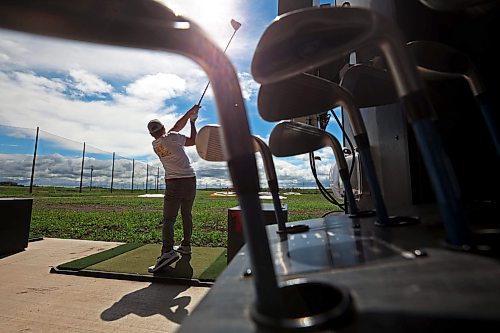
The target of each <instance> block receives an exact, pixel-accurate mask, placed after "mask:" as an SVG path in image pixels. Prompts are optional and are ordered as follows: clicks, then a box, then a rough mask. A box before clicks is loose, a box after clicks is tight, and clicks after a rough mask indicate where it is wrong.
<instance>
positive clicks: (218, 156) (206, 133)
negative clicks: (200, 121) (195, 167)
mask: <svg viewBox="0 0 500 333" xmlns="http://www.w3.org/2000/svg"><path fill="white" fill-rule="evenodd" d="M225 149H226V148H225V145H224V139H223V138H222V130H221V128H220V126H217V125H207V126H203V127H202V128H201V129H200V130H199V131H198V134H197V135H196V151H197V152H198V155H200V157H201V158H203V159H204V160H206V161H209V162H226V161H227V154H226V152H225Z"/></svg>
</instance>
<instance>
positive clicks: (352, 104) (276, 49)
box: [205, 8, 495, 247]
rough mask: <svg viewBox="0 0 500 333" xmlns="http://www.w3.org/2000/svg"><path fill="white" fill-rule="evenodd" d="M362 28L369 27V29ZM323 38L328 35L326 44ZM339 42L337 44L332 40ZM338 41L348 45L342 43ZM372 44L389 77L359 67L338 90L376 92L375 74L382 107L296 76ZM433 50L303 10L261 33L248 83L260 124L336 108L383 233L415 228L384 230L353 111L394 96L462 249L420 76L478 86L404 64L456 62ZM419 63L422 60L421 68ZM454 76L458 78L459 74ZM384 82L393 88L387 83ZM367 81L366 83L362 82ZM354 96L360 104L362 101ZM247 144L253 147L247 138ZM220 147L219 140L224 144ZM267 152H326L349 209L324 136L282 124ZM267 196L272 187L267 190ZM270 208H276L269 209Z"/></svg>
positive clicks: (349, 16)
mask: <svg viewBox="0 0 500 333" xmlns="http://www.w3.org/2000/svg"><path fill="white" fill-rule="evenodd" d="M363 21H364V22H363ZM309 22H314V24H309ZM365 22H370V24H366V23H365ZM349 25H352V31H350V30H349V29H347V28H346V26H349ZM325 30H329V34H326V35H327V36H326V37H325ZM319 31H322V33H319ZM346 31H347V32H346ZM339 35H341V36H340V37H339ZM345 35H347V36H349V37H350V39H349V40H348V41H347V42H346V40H347V39H346V36H345ZM336 38H337V39H336ZM374 43H375V46H378V47H379V49H380V51H381V52H382V54H383V55H384V57H385V61H386V62H387V63H388V65H389V71H385V70H381V69H377V68H374V67H372V68H370V67H366V68H365V69H364V71H363V68H362V67H361V66H363V65H358V66H354V67H353V68H352V69H351V70H348V71H347V73H346V74H345V76H344V80H343V85H344V87H345V86H349V85H352V86H351V88H350V89H349V90H352V91H358V90H356V89H357V88H359V87H363V84H362V82H364V83H365V87H366V86H370V87H372V88H373V87H374V86H375V87H382V86H379V85H378V84H379V83H380V82H376V83H377V84H375V85H372V84H369V83H368V81H367V80H365V79H366V74H370V71H373V70H375V71H376V73H377V75H376V78H379V79H381V80H382V82H384V80H385V82H386V83H391V85H386V87H390V89H387V90H386V91H384V94H376V96H377V97H378V98H379V99H380V97H383V100H374V101H373V100H372V101H368V102H362V101H360V102H358V101H357V99H355V98H354V97H353V96H352V94H351V93H350V92H349V91H347V90H346V89H345V88H344V87H342V86H340V85H337V84H335V83H333V82H329V81H327V80H324V79H321V78H318V77H315V76H312V75H309V74H304V73H303V72H305V71H308V70H311V69H314V67H317V66H320V65H323V64H326V63H329V62H331V61H333V60H335V59H337V58H338V57H340V56H342V55H345V54H346V53H349V52H355V51H356V50H358V49H359V48H362V47H366V46H368V45H373V44H374ZM437 46H438V47H437V48H436V45H433V43H426V42H418V43H412V44H410V45H409V46H405V45H404V43H403V42H402V38H401V36H399V34H398V32H397V29H396V28H395V27H394V26H391V25H390V23H389V22H387V21H385V20H384V19H383V18H381V17H379V16H378V15H376V14H375V13H373V12H370V11H367V10H362V9H354V8H350V9H349V8H345V9H338V8H333V9H324V8H323V9H305V10H300V11H296V12H293V13H290V14H286V15H283V16H282V17H280V19H279V20H277V21H275V22H274V23H273V24H272V25H271V26H270V27H269V28H268V29H267V30H266V32H265V33H264V35H263V37H262V38H261V40H260V42H259V45H258V46H257V49H256V52H255V55H254V59H253V63H252V73H253V75H254V77H255V79H256V80H257V81H258V82H260V83H262V86H261V90H260V92H259V113H260V115H261V116H262V118H263V119H265V120H268V121H279V120H284V119H292V118H296V117H301V116H307V115H311V114H318V113H321V112H325V111H327V110H330V109H332V108H333V107H336V106H343V107H344V110H345V111H346V112H347V114H348V117H349V120H350V124H351V127H352V129H353V134H354V138H355V140H356V144H357V145H358V150H359V152H360V156H361V159H362V165H363V167H364V171H365V173H366V175H367V179H368V183H369V186H370V190H371V192H372V193H373V195H374V201H375V207H376V212H377V219H378V223H379V224H382V225H383V224H384V223H386V224H387V225H390V224H391V223H400V222H403V223H408V222H415V220H412V219H411V218H410V219H409V220H406V221H404V220H401V219H395V220H394V222H392V221H391V219H390V218H389V217H388V216H387V211H386V208H385V204H384V201H383V199H382V196H381V191H380V187H379V184H378V181H377V178H376V174H375V170H374V167H373V161H372V158H371V154H370V151H369V147H370V146H369V142H368V136H367V133H366V129H365V126H364V123H363V121H362V118H361V116H360V113H359V109H358V103H359V105H362V106H363V107H366V106H374V105H381V104H389V103H393V102H395V101H396V99H394V98H393V97H394V96H398V97H399V99H400V100H401V101H402V102H403V103H404V105H405V107H406V110H407V114H408V116H409V120H410V122H411V124H412V126H413V129H414V131H415V134H416V136H417V140H418V143H419V148H420V150H421V152H422V154H423V156H424V159H425V162H426V166H427V168H428V171H429V173H430V174H431V180H432V183H433V187H434V190H435V192H436V195H437V198H438V202H439V206H440V208H441V212H442V216H443V221H444V224H445V227H446V232H447V241H448V242H449V243H450V244H452V245H455V246H457V247H466V246H469V245H470V234H469V230H468V225H467V223H466V221H465V214H464V212H463V211H462V208H461V199H460V193H459V192H458V191H456V188H457V181H456V178H455V176H454V174H453V172H451V173H449V171H450V170H451V169H450V165H449V164H448V163H449V162H448V158H447V156H446V154H445V152H444V150H443V147H442V145H441V143H440V142H441V141H440V137H439V134H438V131H437V130H436V128H435V124H434V123H433V121H432V119H431V115H432V113H433V111H432V105H431V104H430V103H429V101H428V97H427V96H426V94H425V92H424V85H423V83H422V81H421V76H424V77H426V78H429V79H434V78H440V77H446V76H450V75H452V76H455V77H456V76H459V77H466V79H468V81H469V82H472V83H471V87H472V88H473V92H474V93H475V95H477V94H476V92H477V91H479V90H478V89H475V88H474V84H475V87H476V88H477V87H478V86H479V85H478V82H479V81H478V80H470V79H469V77H471V76H472V75H471V72H470V71H469V70H471V69H472V67H471V66H467V67H465V70H466V71H467V72H465V73H462V72H458V73H457V69H456V68H448V67H440V65H441V63H440V62H439V61H437V62H435V63H432V62H430V63H426V62H425V61H421V62H420V63H414V60H413V58H412V56H411V55H410V54H408V49H410V50H412V51H413V53H414V54H415V55H417V56H418V55H419V54H422V55H423V56H426V57H429V54H428V52H426V49H427V50H428V49H429V48H431V49H433V50H436V49H437V50H441V51H443V52H441V53H440V54H439V55H440V58H436V57H434V56H433V55H431V58H430V59H434V60H436V59H440V60H441V61H442V64H443V65H446V64H448V63H449V62H448V61H447V57H456V54H457V53H456V52H455V50H451V49H450V48H447V47H446V46H443V45H437ZM450 51H452V52H453V53H451V52H450ZM416 58H417V59H419V58H418V57H416ZM425 59H426V58H423V60H425ZM464 59H465V60H467V62H464V63H466V64H470V62H469V61H468V59H466V58H464ZM455 63H456V62H455ZM417 65H418V66H417ZM417 68H418V70H417ZM460 69H462V70H463V69H464V67H461V68H460ZM450 73H451V74H450ZM360 74H361V76H358V77H357V79H355V76H354V75H360ZM363 76H364V77H363ZM391 76H392V80H393V81H394V83H392V82H391V80H390V79H388V78H389V77H391ZM368 77H370V76H369V75H368ZM349 82H351V83H349ZM474 82H475V83H474ZM372 83H373V82H372ZM394 88H395V89H394ZM394 92H395V93H394ZM482 92H483V91H481V93H482ZM361 95H362V96H366V95H364V94H363V93H361ZM294 97H297V98H294ZM386 97H388V98H386ZM485 119H487V117H485ZM210 132H212V133H216V132H218V129H217V128H216V127H212V128H211V129H210ZM492 133H495V132H492ZM219 136H220V134H219ZM253 139H254V140H257V138H255V137H254V138H253ZM227 141H228V140H225V142H226V143H227ZM220 142H222V141H221V140H220V138H218V143H217V144H219V145H220ZM256 144H257V143H256ZM269 146H270V151H272V153H273V154H274V155H276V156H291V155H296V154H302V153H306V152H310V151H313V150H316V149H319V148H321V147H324V146H331V147H332V148H333V150H334V153H335V155H336V159H337V160H338V161H339V171H340V170H341V176H342V179H343V181H344V184H345V185H347V186H346V197H347V200H348V201H351V202H353V203H354V200H353V199H354V198H353V196H352V189H351V188H350V186H349V184H350V182H349V178H348V177H349V175H348V170H347V165H346V163H345V160H344V156H343V153H342V150H341V147H340V144H339V143H338V141H337V140H336V139H335V138H334V137H333V136H332V135H331V134H329V133H327V132H325V131H322V130H320V129H318V128H316V127H313V126H309V125H305V124H301V123H294V122H283V123H280V124H278V125H277V126H276V127H275V128H274V129H273V131H272V133H271V136H270V140H269ZM205 149H207V146H206V147H205ZM222 151H223V148H222ZM257 151H260V152H261V154H262V155H263V160H264V161H266V160H267V161H269V160H270V161H272V157H270V156H271V154H270V152H269V151H268V149H267V148H265V145H263V143H262V142H260V144H258V149H257ZM226 159H227V158H226V157H224V156H220V159H218V160H226ZM271 165H272V164H270V163H269V164H268V165H266V166H265V169H266V174H267V175H268V181H269V180H270V179H273V181H275V180H276V175H275V171H274V170H271V169H270V166H271ZM270 175H271V176H270ZM270 188H272V187H271V186H270ZM276 197H277V193H276ZM351 198H352V199H351ZM448 198H452V200H451V202H450V201H448ZM275 207H277V206H276V205H275ZM349 210H350V212H353V213H355V212H356V210H357V208H356V207H355V206H354V205H353V204H350V206H349ZM277 220H278V223H279V228H280V229H282V228H284V223H283V221H281V220H280V219H279V217H277Z"/></svg>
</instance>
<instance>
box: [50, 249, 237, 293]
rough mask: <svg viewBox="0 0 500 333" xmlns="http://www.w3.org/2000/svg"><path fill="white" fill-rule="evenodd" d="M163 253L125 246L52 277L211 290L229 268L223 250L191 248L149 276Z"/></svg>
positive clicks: (64, 268)
mask: <svg viewBox="0 0 500 333" xmlns="http://www.w3.org/2000/svg"><path fill="white" fill-rule="evenodd" d="M160 250H161V245H160V244H123V245H119V246H117V247H114V248H112V249H109V250H106V251H102V252H99V253H96V254H93V255H90V256H87V257H84V258H81V259H77V260H73V261H70V262H67V263H64V264H61V265H59V266H57V267H54V268H52V269H51V273H60V274H72V275H82V276H92V277H103V278H110V279H121V280H134V281H152V282H153V281H162V282H168V283H181V284H189V285H199V286H203V285H205V286H210V285H212V284H213V282H214V281H215V279H216V278H217V276H219V274H220V273H221V272H222V271H223V270H224V269H225V268H226V261H227V258H226V256H227V251H226V249H225V248H222V247H192V252H193V253H192V254H191V255H181V257H180V259H179V260H178V261H176V262H175V263H173V264H171V265H169V266H166V267H165V268H164V269H162V270H160V271H158V272H155V273H149V272H148V267H149V266H151V265H154V263H155V261H156V258H157V257H158V256H159V254H160Z"/></svg>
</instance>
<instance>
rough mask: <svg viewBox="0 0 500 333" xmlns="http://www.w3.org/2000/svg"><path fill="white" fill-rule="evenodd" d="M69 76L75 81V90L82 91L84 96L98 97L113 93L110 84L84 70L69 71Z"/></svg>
mask: <svg viewBox="0 0 500 333" xmlns="http://www.w3.org/2000/svg"><path fill="white" fill-rule="evenodd" d="M69 75H71V77H72V78H73V80H75V88H76V89H78V90H80V91H82V92H83V93H84V94H88V95H100V94H102V93H111V92H112V91H113V87H112V86H111V85H110V84H108V83H106V82H104V81H103V80H101V79H100V78H99V77H98V76H97V75H94V74H91V73H89V72H87V71H86V70H84V69H73V70H70V71H69Z"/></svg>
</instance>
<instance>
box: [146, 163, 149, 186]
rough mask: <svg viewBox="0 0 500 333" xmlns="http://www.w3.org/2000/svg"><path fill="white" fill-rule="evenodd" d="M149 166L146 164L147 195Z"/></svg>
mask: <svg viewBox="0 0 500 333" xmlns="http://www.w3.org/2000/svg"><path fill="white" fill-rule="evenodd" d="M148 177H149V164H146V193H148Z"/></svg>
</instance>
